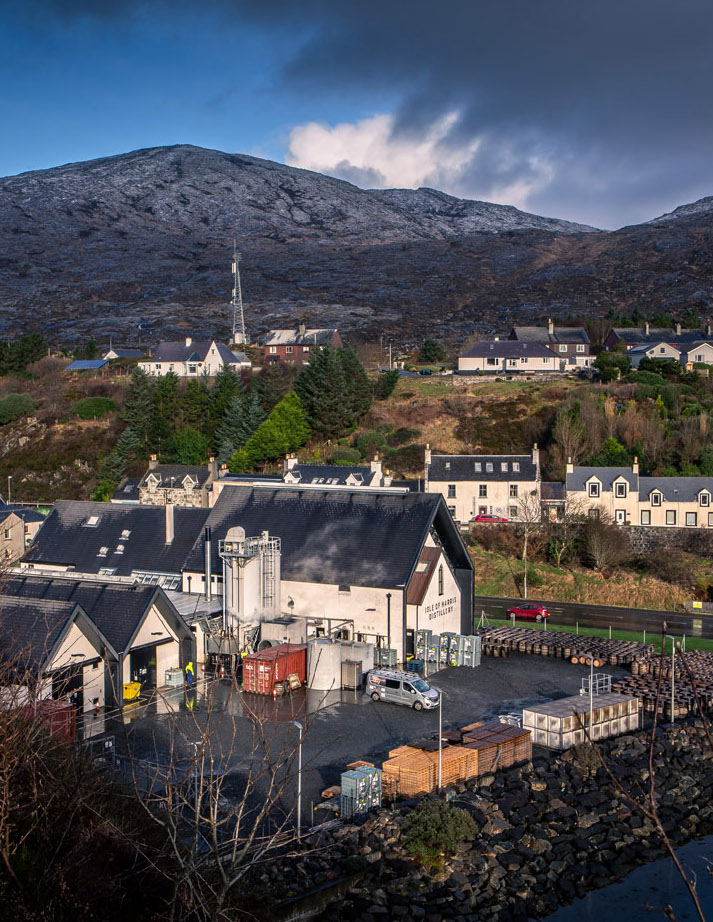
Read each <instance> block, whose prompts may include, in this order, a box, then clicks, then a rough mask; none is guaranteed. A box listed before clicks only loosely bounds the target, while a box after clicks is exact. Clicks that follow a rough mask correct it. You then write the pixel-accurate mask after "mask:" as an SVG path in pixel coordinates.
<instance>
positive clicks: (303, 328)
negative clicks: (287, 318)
mask: <svg viewBox="0 0 713 922" xmlns="http://www.w3.org/2000/svg"><path fill="white" fill-rule="evenodd" d="M298 329H299V331H300V336H304V335H305V333H306V332H307V326H306V324H304V323H301V324H300V325H299V327H298Z"/></svg>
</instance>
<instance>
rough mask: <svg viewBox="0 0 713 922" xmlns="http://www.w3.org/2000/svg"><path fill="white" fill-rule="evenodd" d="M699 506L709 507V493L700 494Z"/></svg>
mask: <svg viewBox="0 0 713 922" xmlns="http://www.w3.org/2000/svg"><path fill="white" fill-rule="evenodd" d="M699 501H700V504H701V506H710V504H711V495H710V493H701V495H700V497H699Z"/></svg>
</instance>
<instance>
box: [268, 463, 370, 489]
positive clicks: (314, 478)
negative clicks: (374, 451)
mask: <svg viewBox="0 0 713 922" xmlns="http://www.w3.org/2000/svg"><path fill="white" fill-rule="evenodd" d="M285 473H289V474H293V475H295V476H297V475H298V474H299V475H301V480H300V483H303V484H313V483H319V482H320V481H321V482H322V483H323V484H327V483H331V484H333V485H336V484H341V485H345V484H346V482H347V479H348V478H349V477H350V476H351V475H352V474H353V475H354V476H355V477H356V478H357V479H358V478H361V481H362V483H364V484H369V483H371V481H372V480H373V478H374V472H373V471H372V469H371V467H366V466H359V465H346V464H345V465H341V464H298V465H295V467H293V468H292V470H290V471H286V472H285Z"/></svg>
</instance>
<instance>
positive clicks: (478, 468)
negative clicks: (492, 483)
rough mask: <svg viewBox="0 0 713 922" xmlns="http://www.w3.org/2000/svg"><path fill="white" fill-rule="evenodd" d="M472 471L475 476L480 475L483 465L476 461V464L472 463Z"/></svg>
mask: <svg viewBox="0 0 713 922" xmlns="http://www.w3.org/2000/svg"><path fill="white" fill-rule="evenodd" d="M473 470H474V471H475V473H476V474H480V473H481V471H482V470H483V465H482V464H481V462H480V461H476V462H475V463H474V465H473Z"/></svg>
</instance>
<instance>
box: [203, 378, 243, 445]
mask: <svg viewBox="0 0 713 922" xmlns="http://www.w3.org/2000/svg"><path fill="white" fill-rule="evenodd" d="M239 393H240V379H239V378H238V376H237V375H236V374H235V372H234V371H233V369H232V368H231V367H230V365H223V367H222V368H221V369H220V371H219V372H218V374H217V375H216V377H215V384H214V385H213V392H212V393H211V395H210V428H211V436H212V437H214V436H215V434H216V432H217V430H218V427H219V426H220V424H221V422H222V421H223V417H224V416H225V414H226V412H227V410H228V407H229V406H230V405H231V404H232V402H233V400H234V398H235V396H236V395H238V394H239Z"/></svg>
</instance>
